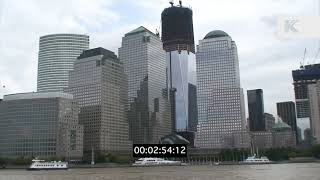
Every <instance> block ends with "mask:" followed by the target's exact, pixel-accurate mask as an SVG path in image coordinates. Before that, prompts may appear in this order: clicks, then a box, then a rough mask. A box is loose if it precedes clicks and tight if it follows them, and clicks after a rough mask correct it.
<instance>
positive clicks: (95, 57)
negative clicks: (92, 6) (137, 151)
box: [65, 47, 131, 153]
mask: <svg viewBox="0 0 320 180" xmlns="http://www.w3.org/2000/svg"><path fill="white" fill-rule="evenodd" d="M65 92H68V93H70V94H73V96H74V99H75V100H76V101H77V102H78V103H79V106H80V114H79V120H80V123H81V124H82V125H84V151H85V152H88V151H89V152H90V151H91V149H92V148H93V149H94V151H98V153H99V152H116V153H119V152H122V151H123V152H125V151H128V150H129V149H130V144H131V143H130V142H129V133H128V131H129V127H128V122H127V118H126V110H127V107H126V105H127V86H126V77H125V74H124V68H123V64H122V62H120V61H119V59H118V58H117V56H116V55H115V54H114V53H113V52H111V51H109V50H106V49H103V48H100V47H99V48H95V49H90V50H86V51H84V52H83V53H82V54H81V55H80V56H79V57H78V58H77V60H76V62H75V64H74V70H72V71H70V75H69V85H68V87H67V88H65Z"/></svg>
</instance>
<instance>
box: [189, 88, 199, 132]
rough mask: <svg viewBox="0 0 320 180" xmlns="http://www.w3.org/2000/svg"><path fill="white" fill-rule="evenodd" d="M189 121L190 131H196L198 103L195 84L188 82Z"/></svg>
mask: <svg viewBox="0 0 320 180" xmlns="http://www.w3.org/2000/svg"><path fill="white" fill-rule="evenodd" d="M188 94H189V95H188V96H189V98H188V100H189V115H188V116H189V121H188V130H189V131H192V132H196V131H197V125H198V105H197V86H195V85H193V84H191V83H189V92H188Z"/></svg>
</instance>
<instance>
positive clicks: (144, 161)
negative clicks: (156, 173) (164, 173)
mask: <svg viewBox="0 0 320 180" xmlns="http://www.w3.org/2000/svg"><path fill="white" fill-rule="evenodd" d="M132 165H133V166H180V165H182V163H181V161H171V160H164V159H162V158H140V159H138V160H137V161H135V162H134V163H133V164H132Z"/></svg>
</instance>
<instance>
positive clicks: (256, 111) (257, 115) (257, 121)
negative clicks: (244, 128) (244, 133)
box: [247, 89, 266, 131]
mask: <svg viewBox="0 0 320 180" xmlns="http://www.w3.org/2000/svg"><path fill="white" fill-rule="evenodd" d="M247 96H248V112H249V123H248V124H249V129H250V131H264V130H266V127H265V121H264V120H265V119H264V117H263V115H264V114H263V113H264V104H263V91H262V89H254V90H248V91H247Z"/></svg>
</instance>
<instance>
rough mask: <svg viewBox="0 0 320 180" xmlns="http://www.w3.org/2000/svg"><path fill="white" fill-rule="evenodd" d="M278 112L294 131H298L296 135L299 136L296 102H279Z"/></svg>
mask: <svg viewBox="0 0 320 180" xmlns="http://www.w3.org/2000/svg"><path fill="white" fill-rule="evenodd" d="M277 114H278V116H279V117H280V118H281V119H282V121H283V122H285V123H287V124H288V125H289V126H290V127H291V128H292V131H294V132H295V133H296V137H298V135H297V118H296V106H295V104H294V102H292V101H289V102H279V103H277ZM297 141H298V139H297Z"/></svg>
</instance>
